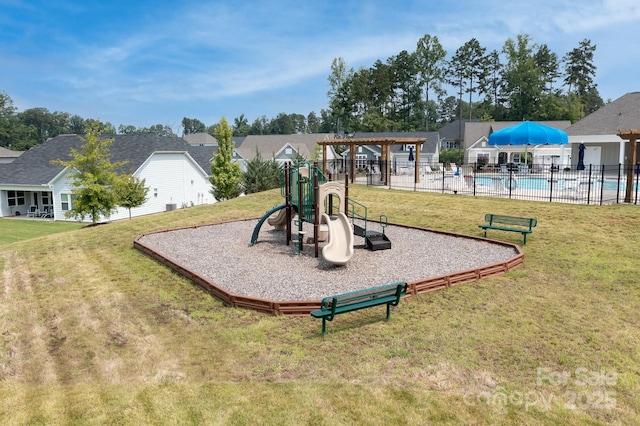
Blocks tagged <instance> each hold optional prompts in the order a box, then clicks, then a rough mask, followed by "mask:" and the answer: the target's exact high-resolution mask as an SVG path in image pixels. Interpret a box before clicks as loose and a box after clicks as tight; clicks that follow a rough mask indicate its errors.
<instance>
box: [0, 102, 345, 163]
mask: <svg viewBox="0 0 640 426" xmlns="http://www.w3.org/2000/svg"><path fill="white" fill-rule="evenodd" d="M323 113H324V115H325V118H324V119H322V118H319V117H318V116H317V115H316V114H315V112H313V111H312V112H310V113H309V114H308V115H306V116H305V115H303V114H286V113H280V114H278V115H277V116H276V117H274V118H271V119H268V118H267V117H266V116H264V115H263V116H261V117H259V118H257V119H255V120H254V122H253V123H252V124H249V121H248V119H247V118H246V117H245V115H244V114H241V115H240V116H239V117H236V118H235V119H234V120H233V126H232V127H233V136H247V135H285V134H296V133H330V132H333V131H334V130H333V129H332V127H331V126H332V125H331V120H330V118H329V116H328V112H327V111H324V110H323ZM181 125H182V132H181V133H182V134H181V136H184V135H188V134H191V133H198V132H206V133H209V134H210V135H212V136H214V137H215V134H216V129H217V126H218V123H216V124H213V125H211V126H206V125H205V124H204V123H203V122H202V121H200V120H198V119H197V118H188V117H184V118H183V119H182V123H181ZM95 126H97V129H96V131H97V132H99V133H100V134H104V135H115V134H141V133H155V134H157V135H160V136H178V135H177V134H176V132H174V130H173V128H172V127H171V126H169V125H166V124H156V125H153V126H150V127H136V126H134V125H130V124H129V125H124V124H121V125H119V126H118V127H117V128H116V126H115V125H113V124H112V123H110V122H108V121H107V122H102V121H100V120H96V119H93V118H83V117H81V116H79V115H72V114H69V113H66V112H60V111H55V112H50V111H49V110H48V109H47V108H42V107H37V108H29V109H26V110H24V111H22V112H19V111H17V108H16V107H15V106H14V104H13V100H12V99H11V97H10V96H9V95H8V94H7V93H5V92H2V91H0V146H1V147H5V148H9V149H12V150H14V151H26V150H28V149H29V148H31V147H33V146H35V145H38V144H41V143H43V142H45V141H46V140H47V139H49V138H53V137H56V136H58V135H62V134H76V135H85V131H86V129H87V127H95ZM178 133H179V131H178Z"/></svg>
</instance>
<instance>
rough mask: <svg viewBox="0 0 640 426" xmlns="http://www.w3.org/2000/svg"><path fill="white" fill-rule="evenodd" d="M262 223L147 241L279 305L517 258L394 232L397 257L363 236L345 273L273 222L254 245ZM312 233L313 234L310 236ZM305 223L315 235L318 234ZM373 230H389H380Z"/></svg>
mask: <svg viewBox="0 0 640 426" xmlns="http://www.w3.org/2000/svg"><path fill="white" fill-rule="evenodd" d="M257 222H258V221H257V220H248V221H238V222H229V223H224V224H219V225H209V226H201V227H198V228H189V229H178V230H173V231H168V232H160V233H156V234H149V235H145V236H143V237H142V238H140V242H141V243H143V244H145V245H147V246H148V247H149V248H151V249H153V250H154V251H156V252H158V253H161V254H163V255H164V256H165V257H167V258H169V259H171V260H173V261H174V262H176V263H178V264H180V265H182V266H184V267H187V268H189V269H191V270H192V271H194V272H196V273H198V274H200V275H202V276H204V277H206V278H208V279H209V280H211V281H212V282H213V283H215V284H216V285H218V286H219V287H223V288H226V289H227V290H228V291H229V292H231V293H235V294H238V295H244V296H251V297H257V298H261V299H267V300H272V301H293V300H300V301H304V300H320V299H322V298H323V297H324V296H330V295H333V294H339V293H344V292H348V291H354V290H358V289H362V288H368V287H373V286H378V285H382V284H387V283H392V282H395V281H407V282H412V281H417V280H421V279H425V278H429V277H434V276H438V275H445V274H451V273H454V272H460V271H464V270H467V269H472V268H477V267H481V266H486V265H490V264H493V263H498V262H504V261H507V260H509V259H511V258H512V257H514V256H515V255H517V254H518V253H517V251H516V250H515V249H514V248H512V247H508V246H503V245H500V244H495V243H491V242H487V241H480V240H475V239H470V238H464V237H456V236H452V235H446V234H440V233H436V232H429V231H422V230H416V229H410V228H404V227H401V226H394V225H389V226H388V227H387V228H386V230H385V234H386V235H387V236H388V237H389V239H390V241H391V249H390V250H379V251H369V250H366V249H364V248H363V246H364V239H363V238H361V237H356V239H355V247H356V250H355V254H354V255H353V257H352V258H351V260H350V261H349V262H348V263H347V264H346V265H345V266H334V265H332V264H330V263H328V262H326V261H325V260H324V259H323V258H322V246H320V250H319V256H318V257H317V258H316V257H314V246H313V244H309V245H305V246H304V250H303V251H302V252H301V253H300V254H299V253H298V245H297V242H295V241H292V242H291V243H290V245H289V246H287V245H286V242H285V232H284V231H276V230H274V229H273V228H272V227H271V226H269V225H268V224H267V223H266V222H265V223H264V224H263V225H262V230H261V231H260V234H259V237H258V240H257V242H256V244H254V245H253V246H250V241H251V235H252V232H253V229H254V227H255V226H256V224H257ZM307 226H308V227H309V228H308V229H307ZM311 226H312V225H310V224H305V231H307V232H308V233H307V235H313V228H312V227H311ZM368 229H369V230H374V231H381V227H380V225H379V224H375V223H374V224H371V223H370V224H369V225H368Z"/></svg>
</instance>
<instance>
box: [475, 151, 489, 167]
mask: <svg viewBox="0 0 640 426" xmlns="http://www.w3.org/2000/svg"><path fill="white" fill-rule="evenodd" d="M476 163H477V164H478V166H480V167H482V166H484V165H485V164H489V154H488V153H486V152H481V153H479V154H478V156H477V157H476Z"/></svg>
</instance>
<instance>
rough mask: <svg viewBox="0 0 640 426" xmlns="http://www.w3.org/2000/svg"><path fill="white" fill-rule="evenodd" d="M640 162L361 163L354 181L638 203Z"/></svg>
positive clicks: (338, 170) (340, 168) (338, 166)
mask: <svg viewBox="0 0 640 426" xmlns="http://www.w3.org/2000/svg"><path fill="white" fill-rule="evenodd" d="M639 166H640V163H639V164H636V165H635V166H633V167H629V166H626V165H623V164H616V165H600V166H594V165H588V166H586V167H585V169H584V170H577V169H576V167H575V166H571V167H569V166H558V165H552V164H541V165H537V164H527V165H525V164H501V165H497V164H495V165H491V164H482V165H480V164H471V165H463V166H455V165H448V164H447V165H443V164H428V163H421V164H418V165H416V163H415V162H413V161H412V162H404V163H403V162H398V161H395V162H394V163H393V164H381V163H380V162H376V163H375V164H369V165H366V166H364V167H359V168H358V169H357V170H356V179H355V180H356V183H362V184H366V185H371V186H384V187H388V188H390V189H405V190H412V191H431V192H441V193H449V194H463V195H472V196H487V197H501V198H512V199H518V200H537V201H549V202H563V203H574V204H591V205H593V204H595V205H603V204H616V203H631V204H638V202H639V201H640V175H639V173H638V168H639ZM416 167H417V170H416ZM387 168H388V169H389V171H388V172H387ZM330 171H333V173H334V174H343V173H346V172H348V164H343V163H342V162H337V163H331V165H330ZM343 176H344V175H343ZM629 178H631V179H630V181H629V182H627V181H628V180H629Z"/></svg>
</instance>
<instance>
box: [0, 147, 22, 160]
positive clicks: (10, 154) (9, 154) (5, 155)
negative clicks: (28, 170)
mask: <svg viewBox="0 0 640 426" xmlns="http://www.w3.org/2000/svg"><path fill="white" fill-rule="evenodd" d="M20 155H22V151H12V150H10V149H7V148H4V147H1V146H0V164H9V163H12V162H13V161H14V160H15V159H16V158H18V157H20Z"/></svg>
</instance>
